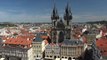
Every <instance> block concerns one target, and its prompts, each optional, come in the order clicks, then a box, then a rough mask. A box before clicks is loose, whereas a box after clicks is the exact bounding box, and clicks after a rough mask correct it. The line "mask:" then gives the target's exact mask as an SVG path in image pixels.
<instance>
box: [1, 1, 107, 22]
mask: <svg viewBox="0 0 107 60" xmlns="http://www.w3.org/2000/svg"><path fill="white" fill-rule="evenodd" d="M67 1H69V3H70V7H71V10H72V14H73V21H74V22H86V21H96V20H104V19H105V20H107V0H55V2H56V7H57V9H58V13H59V15H60V17H63V14H64V9H65V6H66V4H67ZM52 8H53V0H0V22H50V21H51V18H50V16H51V13H52Z"/></svg>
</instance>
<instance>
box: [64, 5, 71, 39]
mask: <svg viewBox="0 0 107 60" xmlns="http://www.w3.org/2000/svg"><path fill="white" fill-rule="evenodd" d="M63 18H64V20H65V22H64V23H65V34H66V35H65V38H66V39H71V20H72V13H71V9H70V7H69V3H67V6H66V7H65V13H64V16H63Z"/></svg>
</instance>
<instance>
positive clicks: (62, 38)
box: [58, 31, 64, 43]
mask: <svg viewBox="0 0 107 60" xmlns="http://www.w3.org/2000/svg"><path fill="white" fill-rule="evenodd" d="M63 41H64V32H62V31H60V32H59V39H58V42H59V43H61V42H63Z"/></svg>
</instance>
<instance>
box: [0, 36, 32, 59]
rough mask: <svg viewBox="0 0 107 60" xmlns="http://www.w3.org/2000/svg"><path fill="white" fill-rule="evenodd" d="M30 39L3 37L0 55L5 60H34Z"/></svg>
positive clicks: (0, 44)
mask: <svg viewBox="0 0 107 60" xmlns="http://www.w3.org/2000/svg"><path fill="white" fill-rule="evenodd" d="M33 38H34V37H33V36H32V37H27V36H17V37H3V38H2V40H1V42H0V55H1V56H2V57H3V58H5V59H6V60H34V59H33V50H32V45H31V44H32V40H33Z"/></svg>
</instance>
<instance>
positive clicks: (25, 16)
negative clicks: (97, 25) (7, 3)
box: [0, 10, 50, 22]
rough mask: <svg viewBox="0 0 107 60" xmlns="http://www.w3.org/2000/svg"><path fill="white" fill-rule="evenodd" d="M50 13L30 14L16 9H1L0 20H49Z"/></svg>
mask: <svg viewBox="0 0 107 60" xmlns="http://www.w3.org/2000/svg"><path fill="white" fill-rule="evenodd" d="M49 21H50V15H49V14H48V13H47V14H45V15H41V14H30V13H27V12H23V11H21V12H19V11H17V10H16V11H15V10H9V11H0V22H49Z"/></svg>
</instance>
